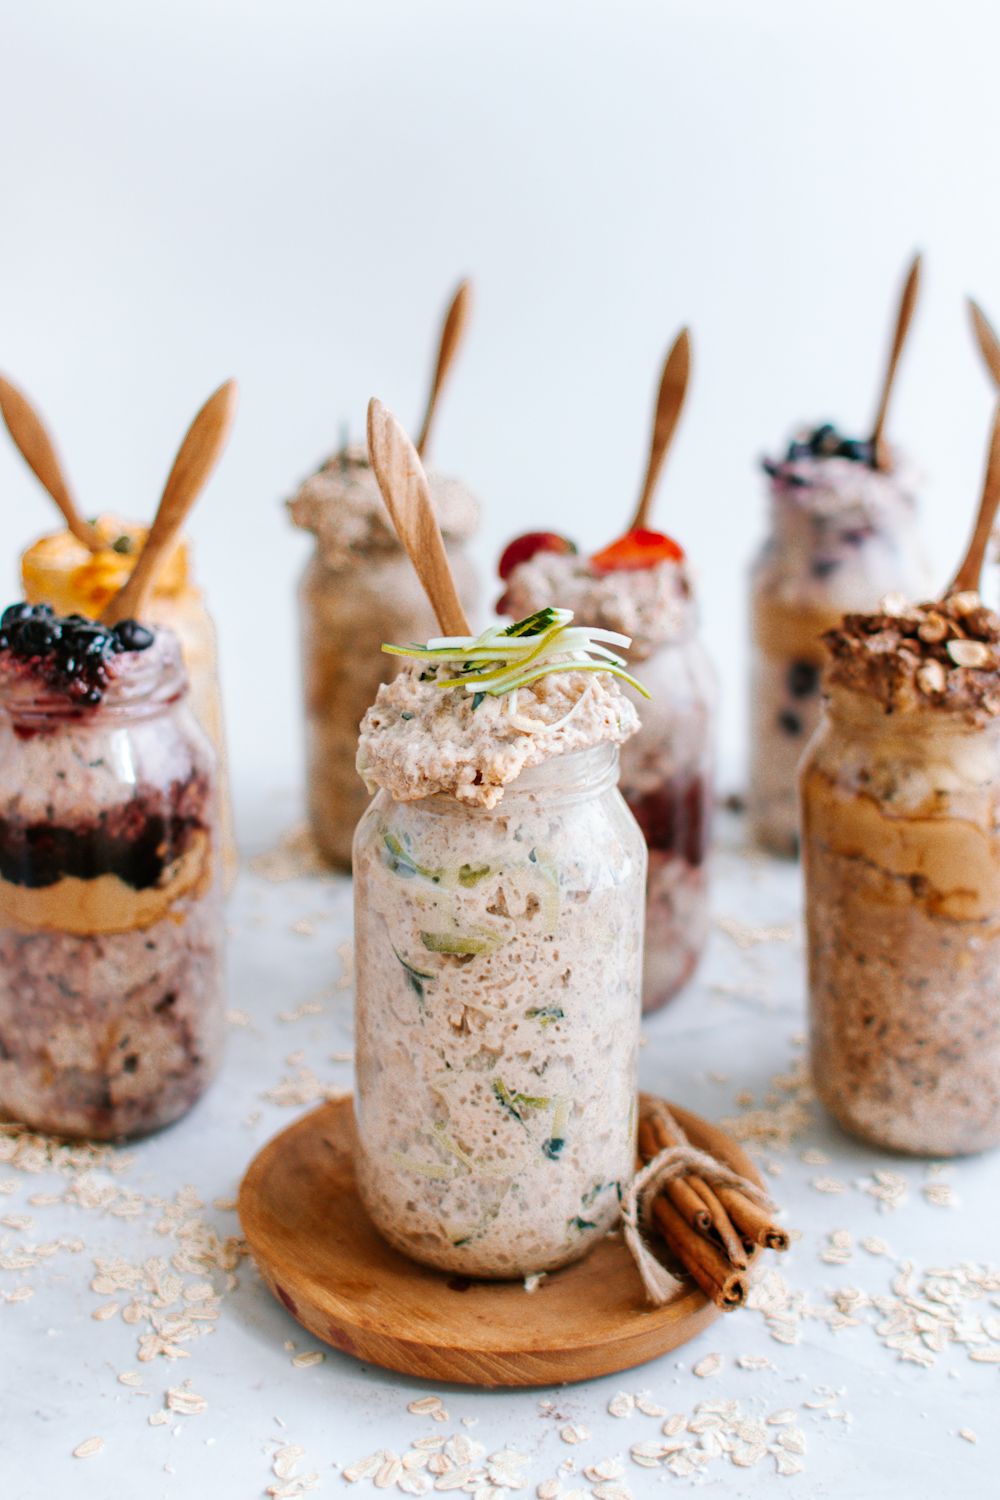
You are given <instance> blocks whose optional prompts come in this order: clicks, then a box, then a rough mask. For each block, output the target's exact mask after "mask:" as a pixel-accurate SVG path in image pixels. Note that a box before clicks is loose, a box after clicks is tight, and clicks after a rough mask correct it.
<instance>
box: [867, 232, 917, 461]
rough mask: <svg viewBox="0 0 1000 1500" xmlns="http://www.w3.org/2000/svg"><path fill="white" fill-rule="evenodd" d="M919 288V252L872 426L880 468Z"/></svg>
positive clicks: (903, 298) (905, 290) (905, 287)
mask: <svg viewBox="0 0 1000 1500" xmlns="http://www.w3.org/2000/svg"><path fill="white" fill-rule="evenodd" d="M919 290H920V256H919V255H915V256H914V257H913V263H912V265H911V266H910V270H909V274H908V275H907V278H906V281H905V283H904V285H903V292H902V296H901V297H900V299H899V311H898V312H897V314H896V331H895V334H894V335H893V340H892V347H891V349H890V350H889V363H888V364H887V365H886V369H885V376H884V378H883V380H882V394H881V396H880V398H879V403H878V409H877V411H876V413H875V425H874V427H873V428H872V449H873V451H874V453H875V465H876V467H877V468H882V467H883V462H882V460H883V458H884V452H883V433H884V432H885V421H886V417H887V416H888V414H889V398H890V396H891V395H892V388H893V386H894V385H895V382H896V371H897V369H898V367H899V357H900V355H901V354H902V352H903V346H904V344H905V343H906V336H907V334H908V333H909V331H910V323H911V321H912V319H913V309H914V308H915V307H916V305H917V293H918V291H919Z"/></svg>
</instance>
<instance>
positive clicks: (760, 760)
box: [749, 425, 930, 855]
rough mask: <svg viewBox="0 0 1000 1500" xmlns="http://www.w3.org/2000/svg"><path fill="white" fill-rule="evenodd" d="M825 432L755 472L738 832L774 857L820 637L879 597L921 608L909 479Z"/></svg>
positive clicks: (811, 708) (789, 839)
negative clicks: (756, 548)
mask: <svg viewBox="0 0 1000 1500" xmlns="http://www.w3.org/2000/svg"><path fill="white" fill-rule="evenodd" d="M873 463H874V448H873V445H872V444H871V443H870V442H862V441H857V440H854V439H852V438H843V437H841V436H840V434H839V433H838V432H837V431H836V430H835V429H834V428H833V427H831V426H829V425H826V426H823V427H819V428H817V429H816V430H815V431H814V432H811V433H803V434H802V435H800V436H799V437H797V438H796V439H795V440H794V441H793V442H792V443H791V444H790V446H789V449H788V452H787V454H786V456H785V458H784V459H782V460H780V461H778V462H771V461H770V460H768V461H766V462H765V464H764V468H765V470H766V471H767V474H768V475H769V481H770V482H769V496H770V504H771V533H770V535H769V537H768V539H767V541H766V542H765V544H764V547H763V549H762V551H761V552H760V554H759V556H758V558H757V560H756V562H755V564H754V567H753V571H752V575H751V599H752V605H751V609H752V664H751V760H750V786H749V814H750V830H751V835H752V837H753V838H754V840H755V841H756V842H757V843H759V844H761V845H763V846H764V847H765V848H767V849H770V850H771V851H772V852H773V853H775V854H784V855H793V854H795V853H796V851H797V849H798V842H799V829H798V806H797V799H796V771H797V768H798V763H799V760H800V758H801V756H802V753H803V751H804V750H805V747H806V745H807V743H808V741H809V738H810V736H811V735H812V733H813V731H814V730H815V729H816V726H817V725H818V723H819V718H820V706H821V700H820V674H821V671H822V666H823V659H824V652H823V646H822V643H821V637H822V635H823V633H824V632H825V631H827V630H832V629H833V628H834V627H835V626H836V625H837V624H838V623H839V621H840V618H841V616H842V615H844V614H847V613H850V612H852V611H859V610H870V609H874V608H875V607H876V606H877V604H878V602H879V600H880V599H881V598H882V597H883V595H885V594H890V593H900V594H903V595H904V596H905V597H906V598H908V599H918V598H922V597H923V596H924V594H925V593H926V592H927V590H928V587H929V583H930V580H929V576H928V570H927V565H926V562H925V560H924V556H923V553H922V551H921V549H920V544H919V538H918V534H917V524H916V500H915V496H914V486H913V483H912V480H911V478H910V476H909V475H908V474H907V472H906V471H905V470H904V468H903V467H902V466H901V464H900V461H899V459H898V456H896V455H895V454H893V453H891V452H889V454H888V462H887V467H885V468H879V469H876V468H875V467H873Z"/></svg>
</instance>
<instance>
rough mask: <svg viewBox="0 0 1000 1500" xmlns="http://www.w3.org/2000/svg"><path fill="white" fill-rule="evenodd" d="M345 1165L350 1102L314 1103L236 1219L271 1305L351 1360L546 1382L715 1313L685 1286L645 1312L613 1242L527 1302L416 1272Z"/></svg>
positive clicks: (247, 1186) (264, 1155)
mask: <svg viewBox="0 0 1000 1500" xmlns="http://www.w3.org/2000/svg"><path fill="white" fill-rule="evenodd" d="M670 1109H671V1111H672V1113H673V1114H674V1115H675V1116H676V1118H677V1120H678V1121H679V1122H680V1124H681V1125H682V1127H683V1128H684V1130H685V1132H686V1133H687V1135H688V1136H689V1138H690V1140H691V1142H692V1144H694V1145H695V1146H700V1147H701V1148H702V1149H703V1150H706V1151H710V1152H711V1153H712V1155H713V1156H716V1157H718V1159H719V1160H720V1161H723V1162H725V1163H726V1164H727V1165H729V1166H731V1167H734V1168H735V1169H736V1170H737V1171H738V1172H742V1173H743V1174H744V1175H746V1176H748V1177H751V1178H753V1179H754V1180H755V1181H759V1180H760V1179H759V1177H758V1175H757V1172H756V1171H755V1169H754V1167H753V1165H752V1163H751V1162H750V1160H749V1158H748V1157H747V1156H746V1154H745V1153H744V1152H743V1151H742V1150H741V1149H740V1147H739V1146H738V1145H737V1144H736V1143H735V1141H733V1140H731V1139H730V1137H729V1136H727V1135H725V1134H724V1133H723V1132H722V1131H721V1130H718V1129H716V1127H715V1126H714V1125H709V1124H707V1123H706V1121H704V1120H702V1119H699V1117H698V1116H697V1115H692V1114H689V1113H688V1112H687V1111H686V1110H683V1109H678V1108H677V1107H676V1105H673V1104H671V1105H670ZM353 1158H354V1111H353V1107H352V1102H351V1100H350V1099H349V1098H346V1099H339V1100H336V1101H334V1102H333V1103H330V1104H324V1105H321V1106H320V1108H319V1109H315V1110H312V1111H311V1113H310V1114H308V1115H306V1116H305V1117H304V1118H303V1119H301V1120H298V1121H296V1123H295V1124H294V1125H291V1126H289V1128H288V1129H287V1130H284V1131H282V1133H281V1134H280V1135H279V1136H276V1137H275V1139H274V1140H273V1141H270V1142H269V1143H268V1145H266V1146H265V1147H264V1149H263V1150H262V1151H261V1152H260V1153H259V1154H258V1155H257V1156H256V1157H255V1158H254V1160H253V1161H252V1162H251V1164H250V1168H249V1170H248V1171H247V1174H246V1176H245V1177H244V1179H243V1183H242V1185H241V1187H240V1197H239V1213H240V1220H241V1222H242V1224H243V1230H244V1233H245V1234H246V1237H247V1241H248V1243H249V1246H250V1250H251V1253H252V1254H253V1257H254V1260H255V1261H256V1262H257V1265H258V1267H259V1269H260V1271H261V1274H262V1275H263V1277H264V1279H265V1281H266V1282H267V1284H268V1286H269V1287H270V1288H271V1291H272V1292H273V1293H274V1295H275V1296H276V1297H277V1298H278V1300H279V1302H281V1303H283V1304H284V1306H285V1307H286V1308H287V1309H288V1311H289V1312H290V1313H291V1314H292V1316H293V1317H295V1318H297V1319H298V1320H299V1322H300V1323H301V1324H302V1325H303V1326H304V1327H305V1328H308V1330H309V1332H310V1333H312V1334H315V1336H316V1337H317V1338H319V1339H322V1340H323V1341H324V1342H326V1343H328V1344H333V1345H334V1346H335V1347H336V1348H337V1349H342V1350H344V1352H345V1353H347V1354H353V1355H354V1356H355V1357H356V1358H358V1359H360V1360H364V1361H366V1362H369V1363H371V1364H376V1365H383V1366H385V1367H386V1368H387V1369H389V1370H399V1371H401V1372H402V1373H403V1374H406V1375H416V1376H420V1377H422V1378H424V1379H429V1380H451V1381H457V1382H459V1383H460V1384H462V1385H482V1386H503V1385H506V1386H531V1385H554V1384H557V1383H560V1382H562V1381H570V1380H590V1379H593V1378H594V1377H595V1376H598V1375H610V1374H612V1373H613V1372H614V1371H616V1370H628V1369H631V1368H632V1367H633V1366H634V1365H641V1364H643V1363H644V1362H645V1361H646V1360H648V1359H654V1358H656V1356H657V1355H660V1354H665V1353H666V1352H667V1350H669V1349H676V1348H677V1346H678V1345H679V1344H683V1343H686V1342H687V1340H688V1339H691V1338H694V1336H695V1334H698V1333H700V1332H701V1331H702V1329H703V1328H706V1327H707V1326H708V1324H709V1323H711V1322H713V1321H714V1319H715V1318H717V1317H718V1316H719V1309H718V1308H717V1307H715V1306H714V1304H713V1303H712V1302H710V1301H709V1300H708V1299H707V1298H706V1297H705V1296H703V1295H702V1293H701V1292H700V1291H699V1290H698V1289H697V1287H695V1286H693V1285H691V1284H690V1283H686V1284H685V1286H684V1288H683V1289H682V1290H681V1291H680V1292H679V1293H678V1295H677V1297H676V1298H675V1299H673V1300H672V1301H670V1302H668V1303H667V1304H666V1305H665V1306H663V1307H655V1308H654V1307H649V1306H648V1305H647V1303H646V1302H645V1298H644V1294H643V1290H642V1285H641V1283H640V1281H639V1275H638V1272H637V1271H636V1269H635V1265H634V1264H633V1262H632V1259H631V1257H630V1255H629V1253H628V1251H627V1250H626V1248H625V1245H624V1243H623V1241H622V1238H621V1236H620V1235H611V1236H608V1238H606V1239H603V1240H601V1241H599V1242H598V1244H597V1245H596V1246H595V1247H594V1249H593V1250H591V1252H590V1254H589V1255H587V1256H586V1257H585V1259H583V1260H581V1261H577V1262H576V1264H575V1265H572V1266H567V1267H566V1268H565V1269H564V1270H562V1271H556V1272H554V1273H552V1274H551V1275H549V1276H546V1277H545V1278H544V1279H543V1281H542V1282H541V1284H540V1285H539V1287H538V1288H537V1290H536V1291H535V1292H533V1293H531V1294H529V1293H527V1292H526V1291H525V1290H524V1285H523V1283H522V1282H520V1281H470V1280H469V1279H468V1278H467V1277H462V1276H448V1275H445V1274H444V1273H443V1272H441V1271H434V1270H431V1269H430V1268H429V1267H427V1266H420V1265H417V1263H416V1262H415V1261H411V1260H408V1259H407V1258H406V1257H405V1256H404V1255H401V1254H400V1253H399V1252H398V1251H397V1250H394V1249H393V1248H392V1246H391V1245H389V1244H387V1243H386V1241H385V1240H383V1239H382V1237H381V1236H380V1235H379V1233H378V1232H377V1230H376V1229H375V1228H374V1227H373V1225H372V1224H371V1222H370V1220H369V1219H368V1216H367V1214H366V1213H365V1210H364V1209H363V1208H362V1206H361V1200H360V1199H359V1197H358V1194H357V1191H356V1189H355V1186H354V1166H353Z"/></svg>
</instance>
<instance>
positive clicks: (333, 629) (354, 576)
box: [289, 448, 479, 870]
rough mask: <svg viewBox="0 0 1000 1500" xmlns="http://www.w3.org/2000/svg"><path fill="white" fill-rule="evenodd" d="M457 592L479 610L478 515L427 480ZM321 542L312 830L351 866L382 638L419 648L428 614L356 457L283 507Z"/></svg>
mask: <svg viewBox="0 0 1000 1500" xmlns="http://www.w3.org/2000/svg"><path fill="white" fill-rule="evenodd" d="M428 479H429V482H430V487H431V493H432V496H433V498H434V502H435V507H436V509H437V514H438V520H439V522H440V525H441V530H442V532H443V533H444V537H445V541H446V543H447V546H448V554H449V558H450V561H451V566H452V571H453V573H454V575H455V581H456V584H457V586H458V591H459V594H460V595H461V598H462V602H463V604H464V605H465V608H466V612H467V613H468V614H469V616H470V617H474V616H475V615H476V614H477V613H478V606H479V598H478V586H477V580H476V574H475V571H474V569H473V567H472V563H471V562H470V560H469V558H468V556H467V553H466V550H465V545H464V544H465V542H466V541H467V540H468V538H469V537H471V535H472V533H473V532H474V530H475V527H476V523H477V519H478V510H477V507H476V503H475V501H474V500H473V499H472V497H471V495H470V494H469V493H468V491H467V490H466V489H465V487H464V486H463V485H461V484H460V483H459V482H458V481H457V480H453V479H446V478H444V477H442V476H440V475H436V474H435V473H434V471H433V470H431V471H430V473H429V474H428ZM289 510H290V512H291V516H292V519H293V521H294V522H295V524H296V525H297V526H301V527H302V528H303V529H304V530H306V531H311V532H312V533H313V534H314V535H315V538H316V550H315V552H314V554H313V556H312V558H311V559H310V561H309V563H308V565H307V567H306V570H305V573H304V575H303V577H302V582H301V584H300V585H299V620H300V630H301V642H302V677H303V692H304V698H305V719H306V762H307V764H306V779H307V796H308V809H309V821H310V824H311V826H312V830H313V834H314V836H315V839H316V842H317V844H318V846H319V848H320V851H321V853H322V854H323V856H324V858H326V859H327V860H329V862H330V863H331V864H333V865H335V866H337V867H339V868H341V869H345V870H347V869H350V865H351V841H352V839H353V837H354V830H355V828H356V826H357V823H358V819H359V818H360V817H361V815H362V813H363V812H364V810H365V808H366V807H367V806H368V801H369V797H368V793H367V791H366V789H365V786H364V784H363V783H362V782H361V781H360V780H359V778H358V774H357V771H356V770H355V766H354V762H355V757H356V753H357V742H358V726H359V724H360V723H361V719H362V717H363V715H364V713H365V710H366V709H367V708H368V707H369V705H370V704H371V702H372V700H373V699H374V697H375V693H376V691H377V689H378V686H379V683H381V682H384V681H386V680H387V679H388V678H389V677H391V675H392V673H393V671H394V670H395V667H394V663H393V661H392V659H391V658H389V657H386V656H383V655H382V654H381V644H382V641H383V640H386V639H391V640H399V641H422V640H426V638H427V636H428V634H429V633H430V632H431V631H432V630H433V629H434V617H433V614H432V613H431V609H430V606H429V605H428V603H427V599H426V597H425V595H424V593H423V590H422V589H421V587H420V584H419V583H418V581H417V579H416V577H415V575H414V572H413V568H412V567H411V565H410V563H409V562H408V561H407V558H406V554H405V553H404V552H403V550H402V548H401V547H400V545H399V543H398V541H397V540H396V536H395V533H394V531H393V529H392V525H391V522H390V520H389V517H388V513H387V512H386V509H385V504H384V502H383V500H382V497H381V495H380V494H379V490H378V485H377V483H376V481H375V476H374V474H373V473H372V470H371V468H370V466H369V463H368V459H367V456H366V454H365V453H364V450H363V449H353V448H352V449H348V450H346V451H345V452H343V453H340V454H337V455H335V456H334V457H333V458H331V459H330V460H329V461H328V462H327V463H326V464H325V465H324V466H323V468H322V469H320V470H319V472H318V473H317V474H314V475H313V476H312V477H311V478H310V479H308V480H306V482H305V484H304V485H303V486H302V488H301V489H300V490H299V492H298V494H297V495H296V496H295V497H294V499H292V500H291V501H290V502H289Z"/></svg>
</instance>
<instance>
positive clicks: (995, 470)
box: [945, 405, 1000, 598]
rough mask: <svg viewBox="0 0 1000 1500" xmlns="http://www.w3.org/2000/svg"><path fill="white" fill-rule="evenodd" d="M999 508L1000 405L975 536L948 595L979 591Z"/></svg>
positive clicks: (995, 415)
mask: <svg viewBox="0 0 1000 1500" xmlns="http://www.w3.org/2000/svg"><path fill="white" fill-rule="evenodd" d="M998 506H1000V405H998V406H997V409H996V412H995V414H994V417H993V434H992V436H991V438H990V455H989V458H988V459H987V461H986V477H985V479H984V480H983V495H982V499H981V500H980V502H979V513H978V515H977V516H976V524H975V527H974V529H973V532H972V540H971V541H970V542H969V546H968V550H967V551H966V554H965V556H964V557H963V559H962V562H961V564H960V566H959V569H958V572H957V573H956V574H955V579H954V582H953V583H952V585H951V588H950V589H948V591H947V593H946V595H945V597H946V598H947V597H948V595H949V594H962V593H965V591H966V590H967V589H975V590H977V591H978V589H979V579H980V576H981V574H982V571H983V563H984V561H985V559H986V549H987V547H988V546H989V544H990V537H991V535H992V533H993V522H994V520H995V519H996V513H997V507H998Z"/></svg>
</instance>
